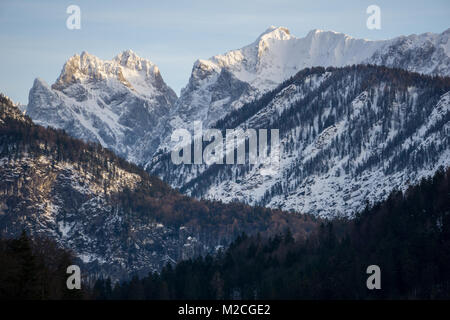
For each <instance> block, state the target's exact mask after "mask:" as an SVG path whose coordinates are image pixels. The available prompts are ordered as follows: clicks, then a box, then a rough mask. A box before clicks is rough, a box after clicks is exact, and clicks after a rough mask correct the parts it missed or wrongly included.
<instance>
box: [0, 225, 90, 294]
mask: <svg viewBox="0 0 450 320" xmlns="http://www.w3.org/2000/svg"><path fill="white" fill-rule="evenodd" d="M73 261H74V255H73V254H72V253H71V252H69V251H66V250H64V249H61V248H59V247H58V246H57V244H56V243H55V242H54V241H52V240H50V239H47V238H34V239H32V238H30V237H29V236H27V235H26V233H25V232H23V233H22V235H21V236H20V237H19V238H17V239H0V300H5V299H23V300H61V299H80V298H82V297H83V296H84V295H85V293H86V292H85V291H82V290H68V289H67V286H66V281H67V277H68V276H69V275H68V274H66V270H67V267H68V266H70V265H72V264H73Z"/></svg>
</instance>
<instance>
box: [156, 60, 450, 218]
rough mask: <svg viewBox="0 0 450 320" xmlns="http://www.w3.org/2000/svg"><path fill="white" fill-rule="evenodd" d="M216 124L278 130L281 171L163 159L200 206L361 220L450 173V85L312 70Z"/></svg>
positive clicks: (374, 70) (167, 174)
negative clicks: (398, 193)
mask: <svg viewBox="0 0 450 320" xmlns="http://www.w3.org/2000/svg"><path fill="white" fill-rule="evenodd" d="M217 125H218V128H220V129H222V130H224V129H227V128H228V129H231V128H242V129H244V130H245V129H246V128H253V129H260V128H262V129H279V130H280V139H281V143H282V148H281V149H282V153H281V161H280V166H279V170H277V171H276V172H275V173H274V174H271V175H267V174H262V172H261V170H262V168H261V167H260V166H258V165H249V164H246V165H212V166H207V165H178V166H177V165H173V164H172V163H171V162H170V157H161V158H160V159H158V161H156V162H154V163H153V164H152V165H151V167H150V169H151V172H152V173H154V174H157V175H159V176H161V177H162V178H163V179H164V180H165V181H167V182H169V183H170V184H171V185H173V186H174V187H177V188H180V190H181V191H183V192H185V193H187V194H189V195H193V196H196V197H202V198H208V199H216V200H222V201H225V202H231V201H236V200H237V201H243V202H246V203H250V204H258V205H265V206H269V207H273V208H282V209H285V210H295V211H299V212H304V213H311V214H316V215H320V216H326V217H330V216H334V215H352V214H353V213H355V212H358V211H360V210H362V209H363V208H364V206H365V205H366V203H367V202H369V203H375V202H378V201H381V200H384V199H385V197H387V196H388V195H389V193H390V192H391V191H392V190H393V189H395V188H397V189H405V188H406V187H407V186H409V185H411V184H414V183H417V182H418V180H419V179H421V178H422V177H425V176H428V175H432V174H433V173H434V172H435V171H436V170H437V169H438V168H439V166H444V167H448V166H450V140H449V137H450V78H437V79H433V78H431V77H429V76H422V75H419V74H416V73H409V72H405V71H402V70H400V69H390V68H386V67H376V66H368V67H365V66H356V67H345V68H339V69H335V68H330V69H323V68H315V69H312V70H308V69H307V70H303V71H301V72H299V73H298V74H297V75H296V76H295V77H293V78H292V79H290V80H289V81H287V82H285V83H283V84H282V85H281V86H280V87H278V88H276V89H275V90H274V91H271V92H269V93H268V94H267V95H265V96H264V98H263V99H261V100H256V101H254V102H252V103H250V104H247V105H245V106H243V107H242V108H241V109H240V110H237V111H235V112H233V113H231V114H230V115H228V116H227V117H225V118H224V119H223V120H222V121H219V122H218V123H217Z"/></svg>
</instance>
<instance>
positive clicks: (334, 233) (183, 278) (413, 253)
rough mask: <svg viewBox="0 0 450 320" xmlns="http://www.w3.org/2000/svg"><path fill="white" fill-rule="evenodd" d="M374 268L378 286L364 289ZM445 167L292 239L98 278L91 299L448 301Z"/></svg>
mask: <svg viewBox="0 0 450 320" xmlns="http://www.w3.org/2000/svg"><path fill="white" fill-rule="evenodd" d="M369 265H378V266H379V267H380V270H381V290H368V289H367V286H366V280H367V278H368V276H369V275H368V274H367V273H366V268H367V267H368V266H369ZM449 270H450V170H447V171H444V170H443V169H442V170H440V171H439V172H438V173H437V174H436V175H435V176H434V177H433V178H429V179H424V180H422V182H421V183H420V184H419V185H417V186H414V187H410V188H409V189H408V190H407V191H406V192H405V193H402V192H393V193H392V194H391V195H390V196H389V198H388V199H387V200H386V201H385V202H383V203H380V204H377V205H375V206H373V207H372V208H366V210H364V211H363V212H361V213H359V214H358V215H357V217H356V219H354V220H333V221H329V222H327V223H323V224H322V225H321V227H320V229H319V230H318V232H317V233H316V234H315V235H314V236H312V237H310V238H308V239H306V240H301V241H295V240H294V239H293V237H292V235H291V234H290V232H289V231H287V232H285V233H284V234H279V235H277V236H274V237H270V238H264V237H263V236H261V235H256V236H252V237H247V236H246V235H245V234H243V235H242V236H240V237H239V238H238V239H237V240H236V241H235V242H234V243H233V244H232V245H231V246H230V247H229V248H228V249H227V250H226V251H224V252H221V253H220V254H218V255H217V256H214V257H212V256H206V257H201V258H197V259H191V260H188V261H182V262H180V263H179V264H177V265H175V266H172V265H167V266H166V267H165V268H164V269H163V271H162V272H161V274H156V273H154V274H149V275H148V276H147V277H145V278H143V279H138V278H137V277H134V278H132V279H131V280H130V281H127V282H123V283H116V284H112V283H111V281H110V280H109V279H99V280H98V281H97V282H96V283H95V286H94V287H93V289H92V291H91V298H94V299H449V298H450V274H449Z"/></svg>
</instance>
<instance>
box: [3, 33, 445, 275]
mask: <svg viewBox="0 0 450 320" xmlns="http://www.w3.org/2000/svg"><path fill="white" fill-rule="evenodd" d="M449 37H450V29H448V30H446V31H444V32H443V33H441V34H433V33H425V34H421V35H410V36H401V37H397V38H394V39H390V40H383V41H370V40H364V39H355V38H352V37H350V36H348V35H345V34H342V33H337V32H333V31H322V30H312V31H311V32H309V33H308V34H307V35H306V36H305V37H303V38H297V37H295V36H293V35H291V34H290V32H289V30H288V29H286V28H282V27H278V28H277V27H270V28H269V29H267V30H266V31H265V32H263V33H262V34H261V35H260V36H259V37H258V38H257V39H256V40H255V41H254V42H253V43H251V44H249V45H247V46H244V47H243V48H241V49H237V50H232V51H229V52H227V53H225V54H221V55H216V56H214V57H211V58H210V59H207V60H197V61H196V62H195V63H194V66H193V68H192V73H191V76H190V79H189V82H188V84H187V85H186V86H185V88H183V89H182V91H181V94H180V96H179V97H178V96H177V95H176V94H175V92H174V91H173V90H172V89H171V88H170V87H169V86H168V85H167V84H166V83H165V82H164V80H163V78H162V75H161V73H160V71H159V69H158V67H157V66H156V65H155V64H154V63H152V62H151V61H149V60H146V59H143V58H141V57H139V56H138V55H137V54H136V53H134V52H133V51H131V50H127V51H124V52H122V53H120V54H118V55H117V56H116V57H114V58H113V59H112V60H110V61H105V60H101V59H99V58H97V57H95V56H94V55H92V54H89V53H87V52H83V53H81V55H74V56H73V57H71V58H70V59H69V60H68V61H67V62H66V63H65V65H64V67H63V69H62V71H61V74H60V76H59V77H58V79H57V80H56V81H55V83H54V84H52V85H48V84H46V83H45V82H44V81H43V80H42V79H36V80H35V81H34V84H33V87H32V88H31V90H30V94H29V102H28V105H27V106H17V105H14V103H13V102H12V101H10V100H9V99H8V98H6V97H4V96H1V97H0V163H1V166H0V177H1V181H2V183H1V184H0V199H1V202H0V234H1V235H3V236H6V237H13V236H16V235H18V234H19V233H20V232H21V231H22V230H27V231H29V232H30V233H32V234H36V235H46V236H49V237H51V238H53V239H54V240H55V241H56V242H57V243H58V244H59V245H60V246H62V247H64V248H69V249H72V250H73V251H74V252H75V253H76V255H77V256H78V258H79V259H80V260H81V263H83V265H84V266H86V268H87V269H88V270H89V274H90V275H91V276H93V277H94V278H96V277H98V276H103V275H105V276H108V277H111V278H112V279H115V280H118V279H123V278H125V277H127V276H129V275H130V274H138V275H145V274H147V273H148V272H152V271H159V270H161V268H162V267H163V266H164V265H165V264H166V263H167V262H169V263H173V262H175V261H178V260H182V259H187V258H191V257H195V256H198V255H204V254H207V253H214V252H216V251H217V250H220V248H222V247H224V246H227V245H228V244H229V243H231V242H232V241H233V240H234V239H235V238H236V237H237V236H238V235H239V234H241V233H242V232H246V233H250V234H252V233H257V232H262V233H264V234H268V235H271V234H275V233H277V232H280V231H284V230H285V229H286V228H288V227H289V228H290V229H291V230H292V232H293V233H294V236H295V237H296V238H297V239H301V238H306V237H307V236H308V235H310V234H311V233H314V231H315V230H316V229H317V226H318V225H319V224H320V222H321V221H322V218H331V217H346V218H347V217H354V216H355V215H356V214H357V212H361V211H362V210H363V209H364V208H366V207H370V206H372V205H374V204H375V203H379V202H381V201H383V200H385V199H386V198H387V197H388V195H389V194H391V193H392V191H393V190H395V189H399V190H403V191H404V190H406V189H407V188H408V186H410V185H413V184H417V183H418V182H419V181H420V180H421V179H422V178H423V177H427V176H431V175H433V174H434V173H435V172H436V171H437V170H438V168H440V167H444V168H447V167H449V166H450V140H449V137H450V42H449ZM19 108H20V109H21V110H20V109H19ZM22 111H24V112H25V114H26V115H24V114H23V112H22ZM194 121H201V123H202V125H203V128H216V129H219V130H221V131H222V133H223V136H225V134H224V133H225V132H226V130H227V129H242V130H246V129H249V128H251V129H278V130H279V137H280V142H281V149H280V150H281V152H280V156H279V160H280V161H279V166H278V167H277V168H276V170H275V171H272V172H271V173H270V174H265V173H263V170H262V169H263V168H262V167H261V166H259V165H258V164H256V165H255V164H249V163H248V162H246V163H245V164H239V165H215V164H212V165H206V164H202V165H187V164H181V165H175V164H173V163H172V161H171V157H170V151H171V150H172V147H173V142H172V141H171V133H172V132H173V131H174V130H176V129H180V128H185V129H188V130H189V131H192V129H193V123H194ZM46 127H47V128H46ZM240 143H246V141H245V140H243V141H240ZM161 180H162V181H161ZM175 189H176V190H175ZM193 198H197V199H193ZM249 205H251V206H249ZM288 211H291V212H290V213H289V212H288ZM300 213H302V214H300Z"/></svg>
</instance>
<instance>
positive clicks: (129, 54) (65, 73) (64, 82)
mask: <svg viewBox="0 0 450 320" xmlns="http://www.w3.org/2000/svg"><path fill="white" fill-rule="evenodd" d="M107 79H115V80H117V81H119V82H120V83H122V84H123V85H125V86H126V87H128V88H130V89H132V90H135V91H137V92H139V93H141V94H144V95H146V94H147V93H148V90H151V88H152V87H156V88H159V89H160V88H163V87H165V86H166V85H165V83H164V81H163V79H162V77H161V74H160V71H159V69H158V67H157V66H156V65H155V64H154V63H153V62H151V61H150V60H147V59H144V58H141V57H139V56H138V55H137V54H136V53H135V52H133V51H132V50H125V51H123V52H121V53H119V54H118V55H117V56H116V57H115V58H114V59H112V60H102V59H100V58H98V57H96V56H94V55H92V54H89V53H88V52H86V51H83V52H82V53H81V55H79V54H75V55H74V56H72V57H71V58H70V59H69V60H68V61H67V62H66V63H65V64H64V67H63V69H62V71H61V74H60V76H59V77H58V79H57V80H56V82H55V83H54V84H53V85H52V89H56V90H64V89H66V88H67V87H69V86H71V85H72V84H76V83H78V84H83V83H89V82H96V81H103V80H107Z"/></svg>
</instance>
